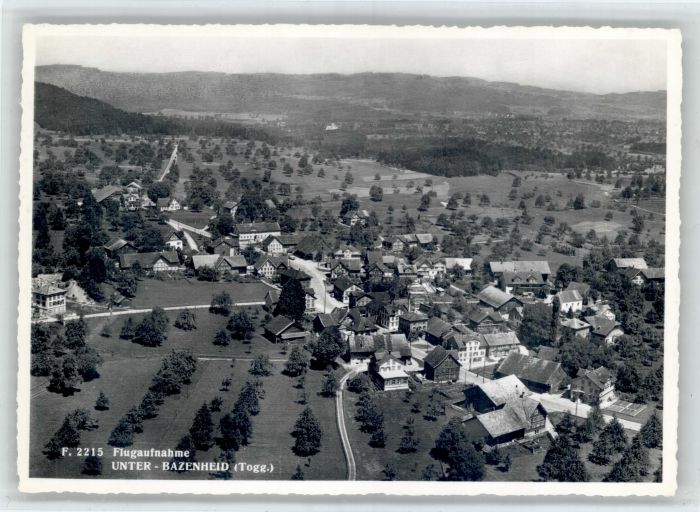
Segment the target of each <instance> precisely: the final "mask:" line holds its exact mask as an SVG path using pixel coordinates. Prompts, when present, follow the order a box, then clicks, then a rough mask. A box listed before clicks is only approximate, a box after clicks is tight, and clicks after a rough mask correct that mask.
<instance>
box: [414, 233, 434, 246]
mask: <svg viewBox="0 0 700 512" xmlns="http://www.w3.org/2000/svg"><path fill="white" fill-rule="evenodd" d="M415 236H416V240H417V241H418V243H419V244H430V243H433V242H434V241H435V237H434V236H433V234H432V233H416V235H415Z"/></svg>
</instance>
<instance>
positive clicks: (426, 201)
mask: <svg viewBox="0 0 700 512" xmlns="http://www.w3.org/2000/svg"><path fill="white" fill-rule="evenodd" d="M428 208H430V194H423V195H422V196H421V198H420V204H419V205H418V211H419V212H425V211H428Z"/></svg>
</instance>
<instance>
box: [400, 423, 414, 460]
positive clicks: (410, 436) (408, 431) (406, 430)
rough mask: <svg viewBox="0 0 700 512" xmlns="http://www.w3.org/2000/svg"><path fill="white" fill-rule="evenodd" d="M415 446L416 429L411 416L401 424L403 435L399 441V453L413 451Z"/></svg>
mask: <svg viewBox="0 0 700 512" xmlns="http://www.w3.org/2000/svg"><path fill="white" fill-rule="evenodd" d="M417 448H418V438H416V429H415V428H414V426H413V418H409V419H408V420H406V424H405V425H404V426H403V436H402V437H401V442H400V443H399V453H413V452H415V451H416V449H417Z"/></svg>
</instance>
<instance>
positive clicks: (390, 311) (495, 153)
mask: <svg viewBox="0 0 700 512" xmlns="http://www.w3.org/2000/svg"><path fill="white" fill-rule="evenodd" d="M592 79H593V78H592ZM33 146H34V151H33V175H32V178H33V206H32V207H33V217H32V219H33V223H32V237H33V238H32V239H33V242H32V244H33V245H32V247H33V252H32V261H31V265H32V266H31V301H32V303H31V304H32V305H31V309H32V318H31V322H32V323H31V403H30V408H31V424H30V427H31V430H30V438H31V448H30V453H29V474H30V476H31V477H38V478H85V479H91V478H92V479H167V480H178V479H181V480H193V479H198V480H206V479H255V480H403V481H407V480H414V481H420V480H424V481H428V480H433V481H511V482H546V481H567V482H660V481H661V480H662V477H663V471H662V464H661V453H662V446H663V436H662V432H663V428H662V416H663V400H662V397H663V382H664V367H663V355H664V299H665V294H664V286H665V270H664V268H665V261H664V256H665V226H666V222H665V207H666V204H665V197H666V91H665V90H662V89H659V90H631V91H628V92H615V93H593V92H585V91H584V90H563V89H557V88H544V87H537V86H533V85H529V84H519V83H514V82H506V81H495V80H486V79H482V78H476V77H472V76H469V75H468V74H465V76H433V75H431V74H417V73H406V72H387V71H381V72H357V73H354V72H353V73H347V74H337V73H316V74H304V73H298V74H286V73H234V72H231V73H219V72H211V71H207V70H205V71H198V70H196V69H195V70H189V71H179V70H177V71H173V72H160V71H158V72H155V71H154V72H149V71H148V70H143V71H139V72H134V71H118V70H117V71H114V70H109V66H106V69H101V68H96V67H90V66H85V65H79V64H73V63H68V64H66V63H53V64H41V65H37V67H36V68H35V82H34V132H33ZM28 350H29V348H28ZM436 485H439V484H436Z"/></svg>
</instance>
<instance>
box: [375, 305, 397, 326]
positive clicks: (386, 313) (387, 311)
mask: <svg viewBox="0 0 700 512" xmlns="http://www.w3.org/2000/svg"><path fill="white" fill-rule="evenodd" d="M401 313H402V311H401V308H400V306H398V305H397V304H386V303H383V304H382V305H381V307H380V308H379V311H378V312H377V323H378V324H379V325H381V326H382V327H384V328H385V329H387V330H388V331H389V332H396V331H398V330H399V318H400V317H401Z"/></svg>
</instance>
